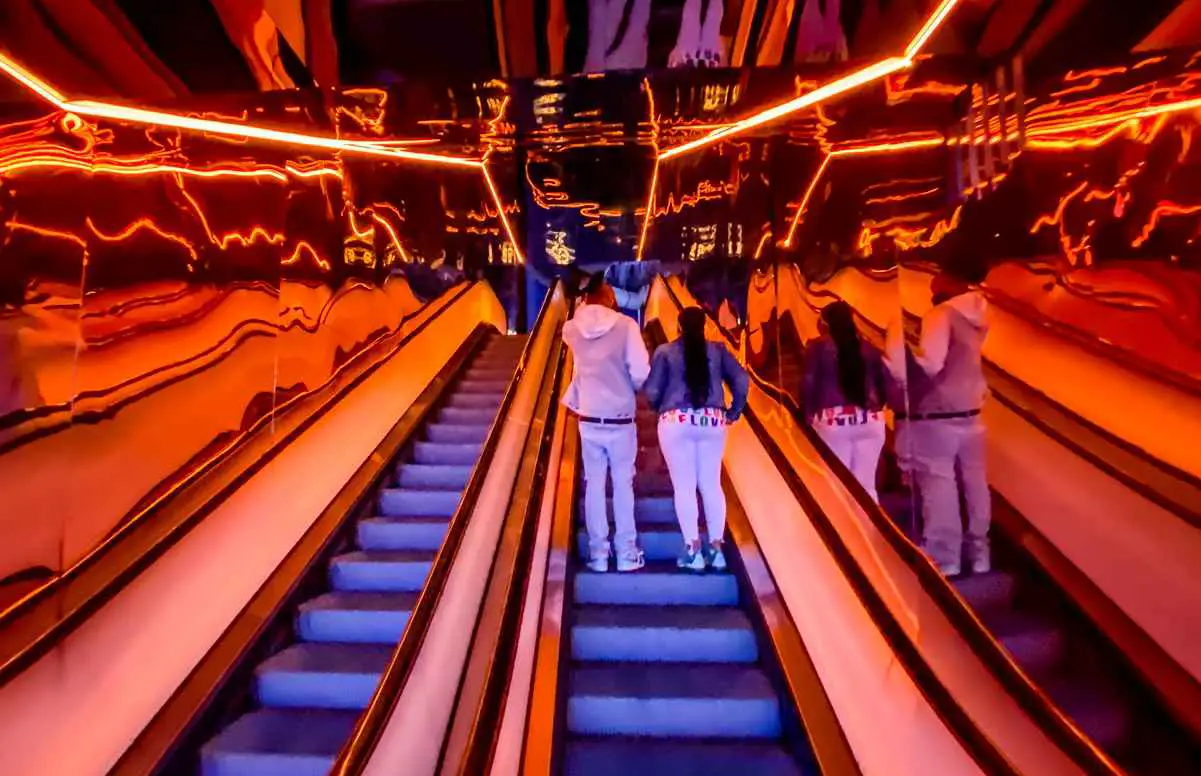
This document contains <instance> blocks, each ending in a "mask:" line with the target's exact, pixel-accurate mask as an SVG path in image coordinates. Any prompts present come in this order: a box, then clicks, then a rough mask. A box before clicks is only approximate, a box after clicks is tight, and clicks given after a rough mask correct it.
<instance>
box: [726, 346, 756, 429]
mask: <svg viewBox="0 0 1201 776" xmlns="http://www.w3.org/2000/svg"><path fill="white" fill-rule="evenodd" d="M720 347H721V371H722V378H723V379H724V380H725V381H726V384H727V385H729V386H730V393H731V395H732V397H733V398H732V399H731V401H730V414H731V415H732V416H733V417H734V418H735V419H737V418H739V417H741V415H742V411H743V410H745V409H746V394H747V391H748V390H750V383H751V378H750V375H748V374H747V372H746V370H745V369H743V368H742V364H740V363H738V359H737V358H736V357H735V356H734V354H733V353H731V352H730V349H729V348H727V347H726V346H725V345H721V346H720Z"/></svg>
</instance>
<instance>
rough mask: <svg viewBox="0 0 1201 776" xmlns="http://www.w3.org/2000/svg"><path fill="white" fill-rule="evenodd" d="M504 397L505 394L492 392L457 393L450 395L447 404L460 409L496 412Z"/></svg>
mask: <svg viewBox="0 0 1201 776" xmlns="http://www.w3.org/2000/svg"><path fill="white" fill-rule="evenodd" d="M503 399H504V397H503V396H497V395H496V394H491V393H456V394H455V395H454V396H451V397H450V401H448V402H447V406H448V407H455V408H458V409H486V410H491V411H492V412H496V410H497V409H498V408H499V407H500V403H501V401H502V400H503Z"/></svg>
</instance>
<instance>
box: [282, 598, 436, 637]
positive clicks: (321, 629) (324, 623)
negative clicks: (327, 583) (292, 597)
mask: <svg viewBox="0 0 1201 776" xmlns="http://www.w3.org/2000/svg"><path fill="white" fill-rule="evenodd" d="M416 604H417V594H416V593H344V592H343V593H325V594H324V595H320V596H317V597H316V598H314V599H312V600H311V601H305V602H304V603H303V604H301V605H300V611H299V613H298V614H297V618H296V631H297V635H298V636H299V637H300V639H301V640H302V641H309V642H323V643H336V644H392V645H395V644H396V643H397V642H399V641H400V636H401V634H402V633H403V632H404V628H405V625H407V624H408V622H409V616H410V615H411V614H412V613H413V607H414V606H415V605H416Z"/></svg>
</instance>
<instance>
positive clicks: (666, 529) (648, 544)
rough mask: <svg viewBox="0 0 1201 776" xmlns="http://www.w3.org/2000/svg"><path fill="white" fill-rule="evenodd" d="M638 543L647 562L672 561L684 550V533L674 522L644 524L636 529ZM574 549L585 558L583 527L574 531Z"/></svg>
mask: <svg viewBox="0 0 1201 776" xmlns="http://www.w3.org/2000/svg"><path fill="white" fill-rule="evenodd" d="M638 544H639V546H641V547H642V551H643V553H644V554H645V555H646V559H647V561H648V562H654V561H673V562H674V561H675V559H676V558H678V557H680V553H681V552H683V551H684V534H682V533H680V528H679V526H678V525H674V524H671V525H669V524H667V523H660V524H657V525H644V526H642V527H641V528H639V530H638ZM576 551H577V552H578V553H579V556H580V558H581V559H587V557H588V532H587V531H585V530H583V529H581V530H579V531H577V532H576Z"/></svg>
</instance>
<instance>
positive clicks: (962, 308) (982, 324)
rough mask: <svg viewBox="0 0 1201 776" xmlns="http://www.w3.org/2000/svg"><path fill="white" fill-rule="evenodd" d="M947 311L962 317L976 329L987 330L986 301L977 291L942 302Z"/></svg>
mask: <svg viewBox="0 0 1201 776" xmlns="http://www.w3.org/2000/svg"><path fill="white" fill-rule="evenodd" d="M943 304H945V305H946V306H947V307H948V308H949V309H951V310H954V311H955V312H957V313H959V314H960V315H961V316H963V317H964V318H965V319H966V320H967V322H968V323H970V324H971V325H973V326H975V327H976V328H977V329H986V328H988V300H987V299H985V298H984V294H982V293H981V292H979V291H968V292H967V293H966V294H959V295H958V296H954V297H951V298H950V299H948V300H947V301H946V302H944V303H943Z"/></svg>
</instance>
